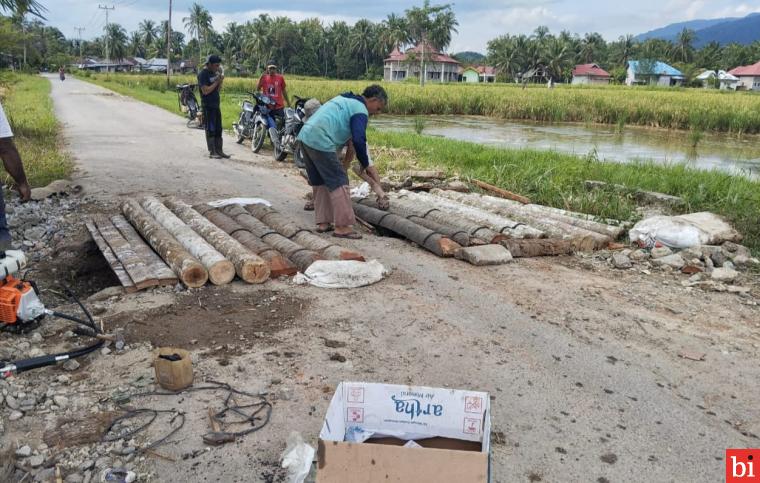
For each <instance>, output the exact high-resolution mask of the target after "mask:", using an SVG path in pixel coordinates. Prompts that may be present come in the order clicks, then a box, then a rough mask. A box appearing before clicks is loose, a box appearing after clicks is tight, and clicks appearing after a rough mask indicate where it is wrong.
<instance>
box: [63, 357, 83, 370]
mask: <svg viewBox="0 0 760 483" xmlns="http://www.w3.org/2000/svg"><path fill="white" fill-rule="evenodd" d="M79 366H80V364H79V362H77V361H76V360H74V359H69V360H67V361H66V362H64V363H63V368H64V369H66V370H67V371H76V370H77V369H79Z"/></svg>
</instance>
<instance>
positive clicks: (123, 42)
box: [103, 23, 129, 59]
mask: <svg viewBox="0 0 760 483" xmlns="http://www.w3.org/2000/svg"><path fill="white" fill-rule="evenodd" d="M103 30H104V32H105V33H104V36H105V38H106V39H108V52H107V53H105V52H104V54H106V58H110V59H123V58H124V56H125V55H127V44H128V41H129V38H128V37H127V31H126V30H124V27H122V26H121V25H119V24H117V23H109V24H108V25H106V27H105V28H104V29H103Z"/></svg>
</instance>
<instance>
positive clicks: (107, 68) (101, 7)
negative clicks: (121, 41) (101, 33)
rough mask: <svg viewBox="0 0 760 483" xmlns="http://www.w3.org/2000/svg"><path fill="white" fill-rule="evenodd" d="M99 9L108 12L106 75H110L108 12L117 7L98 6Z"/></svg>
mask: <svg viewBox="0 0 760 483" xmlns="http://www.w3.org/2000/svg"><path fill="white" fill-rule="evenodd" d="M98 8H99V9H101V10H105V11H106V35H105V37H106V74H108V73H109V72H110V63H111V62H110V57H109V55H108V54H109V52H108V11H109V10H116V7H115V6H113V5H111V6H110V7H108V6H106V5H101V4H98Z"/></svg>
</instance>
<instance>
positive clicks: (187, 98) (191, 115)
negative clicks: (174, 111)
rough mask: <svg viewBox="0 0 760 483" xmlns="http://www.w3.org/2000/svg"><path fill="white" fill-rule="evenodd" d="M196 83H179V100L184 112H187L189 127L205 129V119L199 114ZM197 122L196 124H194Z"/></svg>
mask: <svg viewBox="0 0 760 483" xmlns="http://www.w3.org/2000/svg"><path fill="white" fill-rule="evenodd" d="M196 87H197V85H196V84H178V85H177V102H178V103H179V108H180V110H181V111H182V112H184V113H186V114H187V127H195V128H197V129H203V119H202V116H201V115H199V113H200V108H199V107H198V99H196V98H195V88H196ZM193 123H196V124H195V126H192V124H193Z"/></svg>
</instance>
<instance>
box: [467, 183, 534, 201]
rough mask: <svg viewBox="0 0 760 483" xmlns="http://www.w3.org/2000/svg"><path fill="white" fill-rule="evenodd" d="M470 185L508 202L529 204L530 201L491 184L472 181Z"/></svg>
mask: <svg viewBox="0 0 760 483" xmlns="http://www.w3.org/2000/svg"><path fill="white" fill-rule="evenodd" d="M471 182H472V184H474V185H475V186H477V187H478V188H480V189H482V190H484V191H488V192H489V193H493V194H495V195H496V196H500V197H502V198H506V199H508V200H512V201H517V202H519V203H523V204H526V205H527V204H528V203H530V200H529V199H528V198H526V197H525V196H522V195H518V194H516V193H512V192H511V191H507V190H505V189H501V188H499V187H498V186H494V185H492V184H488V183H484V182H483V181H480V180H477V179H473V180H471Z"/></svg>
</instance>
